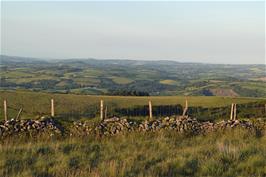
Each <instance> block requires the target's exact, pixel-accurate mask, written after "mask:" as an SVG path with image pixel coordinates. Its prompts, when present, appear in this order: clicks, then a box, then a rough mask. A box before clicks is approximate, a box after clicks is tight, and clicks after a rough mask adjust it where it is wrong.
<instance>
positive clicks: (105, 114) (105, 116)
mask: <svg viewBox="0 0 266 177" xmlns="http://www.w3.org/2000/svg"><path fill="white" fill-rule="evenodd" d="M104 118H105V119H106V118H107V106H105V110H104Z"/></svg>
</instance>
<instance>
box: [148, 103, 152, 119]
mask: <svg viewBox="0 0 266 177" xmlns="http://www.w3.org/2000/svg"><path fill="white" fill-rule="evenodd" d="M149 118H150V120H151V119H152V105H151V101H149Z"/></svg>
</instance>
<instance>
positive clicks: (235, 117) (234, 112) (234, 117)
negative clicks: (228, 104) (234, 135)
mask: <svg viewBox="0 0 266 177" xmlns="http://www.w3.org/2000/svg"><path fill="white" fill-rule="evenodd" d="M234 120H236V104H235V107H234Z"/></svg>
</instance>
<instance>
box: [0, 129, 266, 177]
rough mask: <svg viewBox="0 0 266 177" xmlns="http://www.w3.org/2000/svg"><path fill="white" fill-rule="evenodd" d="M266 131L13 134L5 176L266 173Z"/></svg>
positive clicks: (3, 154)
mask: <svg viewBox="0 0 266 177" xmlns="http://www.w3.org/2000/svg"><path fill="white" fill-rule="evenodd" d="M265 175H266V136H265V135H260V136H258V135H256V134H255V133H253V132H250V131H248V130H241V129H235V130H231V131H227V132H216V133H210V134H208V135H199V136H188V135H180V134H177V133H175V132H169V131H161V132H156V133H138V132H134V133H130V134H121V135H117V136H114V137H103V138H97V137H90V136H88V137H72V138H66V139H56V138H47V137H46V138H39V139H37V140H34V139H28V138H19V139H18V138H16V139H14V138H9V139H6V140H4V141H1V145H0V176H4V177H5V176H6V177H7V176H8V177H10V176H19V177H23V176H25V177H29V176H101V177H102V176H103V177H105V176H106V177H112V176H113V177H119V176H121V177H122V176H125V177H130V176H150V177H156V176H265Z"/></svg>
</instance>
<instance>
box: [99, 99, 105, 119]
mask: <svg viewBox="0 0 266 177" xmlns="http://www.w3.org/2000/svg"><path fill="white" fill-rule="evenodd" d="M100 117H101V120H104V117H103V100H101V104H100Z"/></svg>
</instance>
